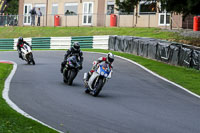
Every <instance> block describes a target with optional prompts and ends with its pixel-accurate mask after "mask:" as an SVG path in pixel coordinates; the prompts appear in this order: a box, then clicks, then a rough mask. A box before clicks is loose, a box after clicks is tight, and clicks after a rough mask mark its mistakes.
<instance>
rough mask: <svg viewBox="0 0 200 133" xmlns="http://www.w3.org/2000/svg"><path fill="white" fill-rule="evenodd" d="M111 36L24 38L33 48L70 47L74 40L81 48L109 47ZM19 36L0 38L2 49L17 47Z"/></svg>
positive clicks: (0, 47)
mask: <svg viewBox="0 0 200 133" xmlns="http://www.w3.org/2000/svg"><path fill="white" fill-rule="evenodd" d="M108 39H109V36H108V35H107V36H86V37H84V36H81V37H41V38H24V40H25V41H26V42H27V43H29V44H30V45H32V47H33V49H69V48H70V47H71V45H72V44H73V42H75V41H78V42H79V43H80V45H81V48H94V49H108ZM17 42H18V38H14V39H0V50H1V49H8V50H9V49H14V50H16V49H17Z"/></svg>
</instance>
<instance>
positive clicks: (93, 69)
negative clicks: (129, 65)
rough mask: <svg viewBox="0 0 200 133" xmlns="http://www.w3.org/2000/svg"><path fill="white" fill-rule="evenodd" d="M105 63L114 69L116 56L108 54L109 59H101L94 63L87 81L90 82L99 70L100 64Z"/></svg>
mask: <svg viewBox="0 0 200 133" xmlns="http://www.w3.org/2000/svg"><path fill="white" fill-rule="evenodd" d="M103 61H105V62H106V63H108V64H109V66H110V69H112V68H113V66H112V63H113V61H114V55H113V54H112V53H108V55H107V57H100V58H98V60H97V61H94V62H93V66H92V69H91V70H90V71H89V72H88V74H87V78H86V80H87V81H88V80H89V78H90V76H91V75H92V73H93V72H94V71H95V70H96V69H97V68H98V65H99V63H101V62H103Z"/></svg>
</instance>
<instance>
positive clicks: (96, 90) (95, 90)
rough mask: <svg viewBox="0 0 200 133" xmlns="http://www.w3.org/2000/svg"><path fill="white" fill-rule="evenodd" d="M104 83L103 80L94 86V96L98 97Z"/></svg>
mask: <svg viewBox="0 0 200 133" xmlns="http://www.w3.org/2000/svg"><path fill="white" fill-rule="evenodd" d="M103 85H104V83H103V79H99V81H98V82H97V84H96V85H95V86H94V90H93V92H92V95H93V96H95V97H96V96H98V95H99V93H100V91H101V89H102V87H103Z"/></svg>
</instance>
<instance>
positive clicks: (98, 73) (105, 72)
mask: <svg viewBox="0 0 200 133" xmlns="http://www.w3.org/2000/svg"><path fill="white" fill-rule="evenodd" d="M111 75H112V70H111V69H110V66H109V64H108V63H106V62H101V63H100V64H99V65H98V67H97V69H96V70H95V71H94V72H93V73H92V75H91V76H90V78H89V79H88V73H84V77H83V80H84V83H85V88H86V90H85V93H90V94H92V95H93V96H98V95H99V93H100V91H101V90H102V88H103V86H104V84H105V83H106V81H107V80H108V79H110V78H111ZM86 79H88V80H86Z"/></svg>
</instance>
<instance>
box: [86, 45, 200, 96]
mask: <svg viewBox="0 0 200 133" xmlns="http://www.w3.org/2000/svg"><path fill="white" fill-rule="evenodd" d="M84 51H95V52H103V53H108V52H109V50H95V49H84ZM111 52H112V53H113V54H115V55H119V56H122V57H125V58H127V59H130V60H133V61H135V62H137V63H139V64H141V65H143V66H144V67H146V68H148V69H149V70H151V71H153V72H155V73H157V74H158V75H160V76H162V77H165V78H166V79H168V80H170V81H173V82H175V83H177V84H179V85H181V86H183V87H185V88H187V89H188V90H190V91H192V92H194V93H196V94H198V95H200V71H198V70H195V69H190V68H185V67H180V66H173V65H169V64H166V63H163V62H158V61H155V60H151V59H146V58H143V57H141V56H135V55H132V54H127V53H121V52H116V51H111Z"/></svg>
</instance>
